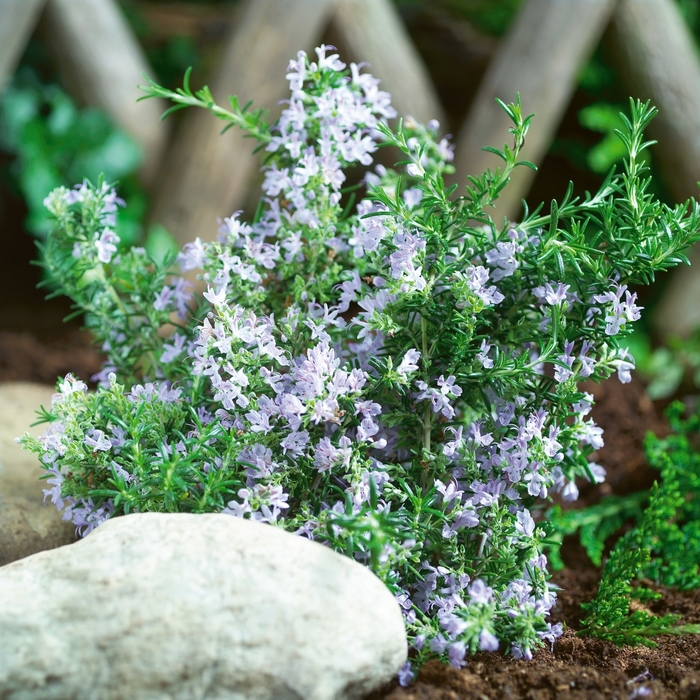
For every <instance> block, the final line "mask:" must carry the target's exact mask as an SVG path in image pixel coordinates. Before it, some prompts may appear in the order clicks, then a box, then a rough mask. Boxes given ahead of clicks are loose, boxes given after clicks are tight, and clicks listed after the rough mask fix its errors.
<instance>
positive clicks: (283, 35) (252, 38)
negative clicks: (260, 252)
mask: <svg viewBox="0 0 700 700" xmlns="http://www.w3.org/2000/svg"><path fill="white" fill-rule="evenodd" d="M332 9H333V7H332V2H330V1H327V0H249V2H248V3H247V4H246V5H245V6H244V7H243V8H242V15H241V17H240V21H239V22H238V23H237V26H236V27H235V28H234V30H233V32H232V35H231V37H230V38H229V40H228V44H227V48H226V51H225V54H224V56H223V57H222V60H221V62H220V65H219V69H218V72H217V74H216V76H215V77H214V79H213V80H212V82H211V83H210V87H211V89H212V92H213V94H214V97H215V99H216V100H217V101H218V102H219V103H225V101H226V98H227V96H229V95H238V96H239V98H240V100H241V103H242V104H243V103H245V102H247V101H249V100H254V104H255V106H256V107H265V108H272V109H275V108H276V107H277V103H278V102H279V101H280V100H282V99H285V98H287V97H288V95H289V88H288V84H287V82H286V80H285V79H284V75H285V68H286V67H287V64H288V62H289V60H290V59H291V58H294V57H295V56H296V53H297V51H299V49H305V50H307V51H311V49H312V48H313V45H314V42H316V41H317V40H318V38H319V37H320V36H321V34H322V32H323V29H324V26H325V24H326V23H327V22H328V20H329V17H330V14H331V12H332ZM222 126H223V122H221V121H219V120H218V119H215V118H214V117H213V116H211V115H210V114H208V113H207V112H204V111H200V110H192V111H190V112H189V113H188V114H186V115H185V119H184V122H183V124H182V125H181V128H180V130H179V131H178V133H177V135H176V138H175V143H174V144H173V146H172V148H171V149H169V153H168V157H167V158H166V160H165V162H164V164H163V167H162V169H161V173H160V176H159V179H160V180H161V186H160V189H159V191H158V193H157V196H156V201H155V204H154V208H153V212H152V219H153V220H154V221H157V222H159V223H161V224H163V225H164V226H165V227H166V228H167V229H168V230H169V231H170V232H171V233H172V234H173V235H174V237H175V239H176V240H177V241H178V242H179V243H181V244H182V243H185V242H187V241H190V240H192V239H194V238H195V237H197V236H199V237H201V238H203V239H212V238H213V237H214V236H215V235H216V228H217V227H216V217H217V216H228V215H229V214H230V213H231V211H232V210H234V209H236V208H238V207H240V206H241V205H242V204H243V201H244V198H245V195H246V191H247V185H248V181H249V179H250V175H251V173H252V171H253V170H254V169H255V167H256V164H257V162H258V160H257V158H256V157H254V156H253V155H252V154H251V152H252V150H253V148H254V147H255V145H256V144H255V142H254V141H252V140H251V139H246V138H243V135H242V133H241V132H240V131H238V130H237V129H231V130H230V131H228V132H227V133H226V134H225V135H223V136H221V135H220V131H221V128H222Z"/></svg>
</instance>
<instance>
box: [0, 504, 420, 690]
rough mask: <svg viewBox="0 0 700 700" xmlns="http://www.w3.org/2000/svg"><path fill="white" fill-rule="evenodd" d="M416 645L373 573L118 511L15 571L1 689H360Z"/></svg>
mask: <svg viewBox="0 0 700 700" xmlns="http://www.w3.org/2000/svg"><path fill="white" fill-rule="evenodd" d="M406 652H407V644H406V635H405V630H404V624H403V619H402V615H401V612H400V609H399V606H398V604H397V603H396V601H395V599H394V597H393V596H392V594H391V593H390V592H389V590H388V589H387V588H386V587H385V586H384V585H383V584H382V582H381V581H380V580H379V579H378V578H376V576H374V574H372V573H371V572H370V571H369V570H368V569H366V568H365V567H363V566H361V565H360V564H357V563H356V562H354V561H352V560H350V559H349V558H347V557H344V556H342V555H340V554H336V553H335V552H333V551H331V550H330V549H328V548H327V547H324V546H323V545H320V544H318V543H315V542H311V541H309V540H307V539H305V538H302V537H298V536H296V535H292V534H290V533H287V532H284V531H282V530H280V529H279V528H275V527H273V526H270V525H263V524H260V523H254V522H250V521H247V520H241V519H238V518H234V517H233V516H229V515H220V514H212V515H189V514H159V513H143V514H134V515H128V516H123V517H118V518H114V519H113V520H110V521H108V522H106V523H105V524H103V525H101V526H100V527H99V528H97V529H96V530H94V531H93V532H92V533H91V534H90V535H88V537H86V538H85V539H84V540H81V541H79V542H77V543H76V544H73V545H70V546H68V547H61V548H58V549H54V550H50V551H47V552H41V553H39V554H35V555H33V556H31V557H27V558H26V559H22V560H20V561H16V562H14V563H12V564H9V565H8V566H5V567H2V568H0V697H2V698H8V699H9V698H12V700H30V699H31V700H35V699H36V700H39V699H42V700H43V699H47V700H48V699H49V698H50V699H51V700H64V699H65V700H156V699H157V700H166V699H167V700H180V699H181V700H195V699H204V698H212V699H213V698H216V699H217V700H341V699H345V698H348V699H351V698H361V697H363V696H364V695H365V694H367V693H368V692H370V691H372V690H373V689H375V688H377V687H379V686H381V685H382V684H383V683H385V682H387V681H389V680H390V679H391V678H392V677H393V676H394V675H395V674H396V672H397V671H398V669H399V668H400V667H401V665H402V664H403V663H404V661H405V659H406Z"/></svg>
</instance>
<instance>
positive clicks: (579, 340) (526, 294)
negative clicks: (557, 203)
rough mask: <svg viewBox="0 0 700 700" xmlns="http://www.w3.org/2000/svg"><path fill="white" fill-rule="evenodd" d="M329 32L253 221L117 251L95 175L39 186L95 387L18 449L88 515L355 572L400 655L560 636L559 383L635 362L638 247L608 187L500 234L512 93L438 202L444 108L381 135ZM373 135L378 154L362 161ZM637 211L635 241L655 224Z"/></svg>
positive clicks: (566, 486) (307, 67)
mask: <svg viewBox="0 0 700 700" xmlns="http://www.w3.org/2000/svg"><path fill="white" fill-rule="evenodd" d="M330 51H331V48H330V47H326V46H321V47H320V48H318V49H317V50H316V60H311V59H310V58H309V57H308V56H307V55H306V54H305V53H303V52H300V53H299V54H298V56H297V58H296V59H295V60H293V61H291V63H290V65H289V73H288V75H287V79H288V80H289V85H290V92H291V94H290V99H289V102H288V103H287V106H286V108H285V109H284V110H283V112H282V115H281V117H280V119H279V120H278V121H277V123H276V124H275V125H273V127H272V128H271V129H268V128H263V127H262V126H260V128H252V131H253V135H254V136H255V137H256V138H258V140H259V141H260V142H261V144H262V146H263V147H264V149H265V152H266V154H267V157H266V161H265V163H266V164H265V165H264V166H263V172H264V182H263V185H262V188H263V197H262V199H261V203H260V207H259V209H258V212H257V214H256V216H255V217H254V218H253V219H252V220H250V221H244V220H242V219H241V218H240V212H236V213H235V214H233V215H232V216H231V217H229V218H226V219H224V220H223V221H221V222H220V229H219V236H218V239H217V240H216V241H212V242H204V241H202V240H200V239H196V240H195V241H194V242H192V243H189V244H187V245H186V246H185V248H184V250H183V252H182V253H181V254H180V255H179V257H178V259H177V261H174V262H175V264H174V265H173V261H171V262H170V263H167V264H165V265H164V266H162V267H159V266H158V265H156V264H155V263H153V262H152V261H150V260H149V259H148V258H147V256H146V254H145V252H144V251H142V250H139V249H133V250H131V251H128V252H126V253H123V254H122V253H118V252H117V248H116V243H118V241H116V240H115V238H114V236H115V234H114V233H113V232H112V230H111V229H110V228H109V221H108V217H110V216H112V214H113V211H114V207H115V206H116V204H118V203H119V201H118V200H117V199H116V195H115V194H114V192H113V190H111V189H110V188H109V187H107V186H105V185H103V184H101V183H100V184H99V185H98V187H97V188H95V187H92V186H90V185H89V184H87V183H86V184H83V185H81V186H80V187H78V188H76V189H75V190H73V191H67V190H56V191H54V192H53V193H52V194H51V195H50V196H49V197H48V198H47V202H46V204H47V206H48V208H49V210H50V211H51V212H52V213H53V214H54V216H55V217H56V219H57V227H56V231H55V232H54V234H52V238H51V240H52V242H53V248H52V247H51V246H50V247H49V249H48V252H49V253H50V254H49V255H48V258H47V259H48V264H49V267H50V269H51V270H52V272H53V274H54V276H55V277H56V279H57V280H58V282H59V284H62V286H63V288H64V289H65V290H66V291H67V292H68V293H69V294H71V295H72V296H73V298H74V299H75V300H76V303H77V304H78V305H79V306H82V307H83V308H85V309H86V310H87V317H86V319H87V324H88V326H89V327H91V328H92V330H93V332H94V333H95V335H96V337H97V339H98V341H99V342H101V343H102V347H103V350H104V352H105V353H106V355H107V360H106V362H105V368H104V370H103V372H102V373H100V375H98V376H97V377H96V379H97V380H98V381H99V384H100V388H99V389H98V390H97V391H95V392H88V391H87V388H86V386H85V384H83V383H82V382H80V381H79V380H77V379H74V378H73V377H70V376H69V377H67V378H65V379H64V380H61V381H60V382H59V385H58V393H57V394H56V396H55V397H54V401H53V404H52V407H51V410H50V413H49V414H48V415H47V418H49V419H51V420H53V421H54V422H52V423H51V425H50V427H49V429H48V430H47V431H46V433H45V434H44V436H43V437H41V438H39V439H37V440H35V439H33V438H30V437H28V436H25V437H24V438H23V439H22V443H23V444H24V446H25V447H27V448H28V449H30V450H32V451H34V452H36V453H38V454H39V455H40V457H41V460H42V462H43V464H44V467H45V469H46V474H47V476H48V477H49V480H48V483H49V484H50V485H51V488H49V489H47V491H46V494H47V497H50V498H51V500H52V502H53V503H54V504H55V505H56V506H57V507H58V508H59V509H63V508H65V513H64V518H66V519H68V520H72V521H73V522H74V523H75V524H76V527H77V528H78V530H79V532H80V533H81V534H83V535H84V534H87V533H88V532H90V530H91V529H93V528H94V527H97V526H98V525H99V524H100V523H101V522H103V521H104V520H105V519H107V518H109V517H115V516H118V515H120V514H123V513H128V512H132V511H144V510H155V511H178V510H180V511H189V512H211V511H219V512H223V513H227V514H230V515H231V516H234V517H242V518H249V519H252V520H259V521H261V522H264V523H269V524H271V525H274V526H278V527H282V528H284V529H286V530H289V531H291V532H295V533H297V534H298V535H301V536H304V537H308V538H311V539H315V540H318V541H319V542H323V543H325V544H328V545H329V546H331V547H333V548H335V549H337V550H338V551H341V552H344V553H346V554H348V555H349V556H351V557H354V558H355V559H357V560H358V561H360V562H364V563H366V564H367V565H368V566H371V567H372V569H373V570H374V571H375V572H376V573H377V575H379V576H380V577H381V578H382V579H383V580H384V581H385V583H386V585H387V586H389V588H390V589H391V590H392V591H393V592H394V593H395V595H396V598H397V600H398V602H399V604H400V605H401V609H402V610H403V613H404V616H405V620H406V626H407V629H408V631H409V636H410V639H411V643H412V647H413V652H412V658H413V663H414V664H415V663H418V664H420V663H422V662H423V661H425V660H426V659H428V658H430V657H432V656H440V657H444V658H446V659H447V660H448V661H449V662H450V663H451V664H453V665H454V666H458V667H459V666H461V665H463V664H464V663H465V657H466V655H467V654H469V653H474V652H476V651H478V650H489V651H494V650H497V649H505V650H508V651H510V653H512V654H513V655H514V656H515V657H517V658H520V657H524V658H527V659H529V658H532V654H533V652H534V651H535V650H536V649H537V648H538V647H540V646H542V645H544V644H545V643H553V642H554V640H555V639H556V638H557V637H558V636H559V635H560V634H561V632H562V626H561V625H560V624H557V625H552V624H550V623H548V622H547V617H548V614H549V612H550V610H551V609H552V606H553V604H554V602H555V599H556V593H555V590H554V588H555V587H554V586H552V584H550V583H549V574H548V572H547V558H546V556H545V554H544V553H543V549H544V544H545V539H546V537H547V534H548V532H549V530H548V524H547V523H546V522H545V521H543V520H542V517H541V515H542V513H543V509H544V506H546V503H547V501H548V499H550V498H551V495H552V494H560V496H561V498H563V499H564V500H569V501H570V500H574V499H576V498H577V495H578V487H577V483H576V482H577V479H587V480H588V481H592V482H600V481H602V480H603V479H604V477H605V472H604V470H603V468H602V467H600V466H598V465H597V464H596V463H595V462H594V461H591V458H592V456H594V453H595V451H596V450H597V449H599V448H600V447H601V446H602V445H603V437H602V430H601V429H600V428H599V427H598V426H596V424H595V423H594V421H593V420H591V419H590V417H589V414H590V411H591V406H592V402H593V400H592V396H591V395H590V394H588V393H585V392H583V391H581V390H580V389H579V388H578V382H579V381H580V380H584V379H590V380H595V381H600V380H602V379H605V378H607V377H608V376H609V375H610V374H612V373H614V372H617V374H618V377H619V379H620V381H622V382H628V381H630V370H631V369H632V368H633V366H634V363H633V360H632V359H631V357H630V355H629V353H628V352H627V350H626V349H625V348H624V347H623V346H621V344H620V342H619V341H620V338H622V337H624V335H625V334H626V333H627V332H628V331H629V329H630V324H631V323H632V322H633V321H635V320H637V319H638V318H639V315H640V307H639V306H637V303H636V300H637V298H636V294H634V293H632V292H631V291H630V289H629V286H628V285H629V284H630V283H632V282H635V281H637V279H636V276H639V274H642V273H641V272H638V271H636V268H634V265H636V264H641V263H636V262H635V260H634V255H632V256H631V255H630V252H629V251H627V250H623V248H622V247H621V246H622V245H623V244H622V243H621V242H620V238H621V237H619V236H617V229H616V228H615V226H616V225H617V224H614V225H610V222H611V221H612V222H615V221H617V220H619V221H620V222H624V217H625V216H626V215H627V214H626V212H627V209H628V208H629V207H628V205H629V197H628V196H627V194H628V193H626V192H625V191H624V190H623V185H621V184H619V183H618V181H615V182H614V183H612V184H611V182H608V183H606V185H605V186H604V189H603V191H601V192H600V193H598V194H597V195H596V196H595V197H589V198H587V199H586V200H584V201H582V202H576V201H571V200H570V201H567V202H565V203H564V204H563V205H562V206H561V207H560V209H559V210H558V211H557V212H555V213H554V212H553V213H551V214H549V215H541V214H539V212H535V213H534V214H531V215H528V216H526V218H525V219H524V220H523V221H522V222H521V223H519V224H514V223H510V224H506V225H505V226H499V225H498V224H497V223H496V222H494V221H493V220H491V218H490V217H489V216H488V215H487V214H485V213H484V210H485V209H486V208H487V207H488V206H490V204H492V202H493V201H494V200H495V198H496V197H497V194H498V190H499V189H500V186H501V184H500V183H502V182H503V181H504V180H503V179H507V175H508V173H509V172H510V171H511V170H512V168H513V167H515V165H516V163H517V145H518V144H519V143H522V140H523V139H524V135H525V132H526V131H527V128H528V125H529V119H523V118H522V115H521V114H520V112H519V105H510V106H509V107H508V109H509V110H510V111H509V114H511V117H512V118H513V120H514V128H513V133H514V135H515V140H516V149H515V151H514V152H512V153H511V152H510V151H508V152H506V153H504V154H503V157H504V160H505V167H504V170H503V171H498V172H496V173H487V174H486V175H484V176H483V178H481V179H479V178H474V179H473V181H472V185H471V186H470V187H469V188H468V189H467V191H466V194H465V195H461V196H458V195H456V194H455V193H454V190H450V189H448V188H446V186H445V184H444V180H443V175H444V174H445V173H446V172H449V171H450V169H451V166H450V161H451V160H452V146H451V144H450V142H449V141H448V140H447V139H446V138H440V136H439V135H438V134H439V125H438V124H437V123H435V122H431V123H429V124H428V125H427V126H425V127H424V126H421V125H419V124H416V123H415V122H414V121H413V120H412V119H410V118H407V119H405V120H403V122H402V123H401V124H400V125H399V126H398V127H396V128H395V129H391V128H390V127H389V126H388V121H389V120H391V119H393V118H394V117H395V116H396V112H395V110H394V109H393V108H392V106H391V101H390V97H389V95H388V94H387V93H385V92H383V91H381V90H380V89H379V86H378V83H379V81H378V80H377V79H376V78H374V77H373V76H371V75H370V74H368V73H363V72H361V71H360V69H359V68H358V66H356V65H355V64H351V65H350V69H349V70H347V69H346V66H345V64H343V63H342V62H341V61H340V58H339V56H338V55H337V54H333V53H330ZM158 89H159V90H160V91H161V92H160V93H158V94H162V93H163V92H167V91H164V89H162V88H158ZM154 90H155V89H154ZM154 94H155V92H154ZM178 95H179V97H178ZM183 95H189V93H185V92H182V91H181V92H180V93H178V94H175V93H172V94H168V95H167V96H170V97H171V98H172V99H173V100H174V101H177V99H181V98H182V96H183ZM231 118H232V120H234V121H235V119H239V120H240V119H241V118H242V117H241V115H240V114H234V113H232V117H231ZM634 128H637V126H634ZM380 146H385V147H388V148H390V149H391V148H393V149H394V151H393V153H394V156H395V155H396V154H397V153H398V154H399V156H400V157H402V158H403V161H402V163H401V164H400V166H399V169H398V170H396V169H390V168H387V167H386V166H385V165H382V164H375V165H374V167H373V169H369V168H370V166H372V165H373V164H374V158H375V154H376V153H377V151H378V149H379V148H380ZM389 152H390V151H389ZM358 166H362V167H364V168H365V169H366V171H365V174H364V176H363V177H362V180H361V181H357V176H356V173H357V172H358V171H357V168H358ZM351 175H352V176H354V177H355V178H356V179H355V181H354V182H350V180H349V178H350V177H351ZM630 181H631V180H630V179H629V178H628V185H629V182H630ZM620 182H621V181H620ZM615 183H618V184H615ZM632 185H634V183H633V182H632ZM632 185H629V186H632ZM358 192H365V196H364V198H362V199H360V201H359V202H358V203H357V205H356V206H354V203H353V198H354V197H355V195H356V193H358ZM616 206H618V207H619V211H617V212H616V210H615V207H616ZM659 206H660V205H659ZM567 207H568V208H567ZM601 212H604V214H605V216H603V214H602V213H601ZM657 213H658V212H657ZM599 214H600V216H599ZM635 215H636V216H637V219H638V220H639V211H637V212H636V214H635ZM615 217H617V219H616V218H615ZM475 222H476V223H475ZM583 222H585V225H584V224H583ZM586 225H588V226H589V227H590V228H591V229H595V230H596V233H595V234H594V238H593V239H591V238H590V234H588V233H586V231H585V230H584V229H585V227H586ZM619 225H620V226H622V223H620V224H619ZM640 226H641V227H643V229H644V230H643V232H641V233H640V234H639V236H640V238H639V247H642V246H643V245H647V242H648V241H647V239H648V240H649V241H652V242H654V241H656V240H657V239H658V238H660V236H661V234H658V235H657V231H656V230H655V229H652V228H651V224H650V223H648V222H646V221H643V222H642V224H640ZM587 235H589V238H586V236H587ZM596 236H597V238H596ZM601 242H604V243H605V245H601ZM654 244H655V243H654ZM650 245H651V243H650ZM52 251H53V257H52V254H51V252H52ZM61 251H63V254H62V253H61ZM65 251H70V255H68V254H66V253H65ZM667 257H668V256H667ZM640 259H641V258H640ZM659 267H661V266H660V265H659ZM178 268H179V269H178ZM640 269H641V268H640ZM194 271H197V272H198V275H199V279H200V280H201V282H200V284H201V285H202V293H201V294H194V293H193V291H192V288H191V285H190V284H189V282H188V281H187V280H186V279H185V277H183V276H182V275H185V274H190V276H191V274H192V273H193V272H194ZM635 275H636V276H635ZM173 326H174V328H175V330H174V331H171V332H170V334H169V335H167V334H166V333H164V329H165V328H166V327H167V328H170V329H172V328H173ZM412 677H413V670H412V667H411V664H410V663H409V664H408V665H407V666H406V667H405V668H404V669H402V671H401V674H400V679H401V682H402V683H407V682H409V681H410V679H411V678H412Z"/></svg>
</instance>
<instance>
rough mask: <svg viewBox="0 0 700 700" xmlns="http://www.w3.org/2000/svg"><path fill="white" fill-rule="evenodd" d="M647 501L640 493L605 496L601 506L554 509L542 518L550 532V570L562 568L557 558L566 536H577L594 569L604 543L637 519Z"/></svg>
mask: <svg viewBox="0 0 700 700" xmlns="http://www.w3.org/2000/svg"><path fill="white" fill-rule="evenodd" d="M647 499H648V494H647V493H646V492H639V493H634V494H631V495H629V496H608V497H607V498H605V499H604V500H603V501H602V502H601V503H597V504H596V505H593V506H589V507H588V508H582V509H580V510H578V509H576V510H562V509H561V507H560V506H554V508H552V509H551V510H550V511H549V512H548V513H547V516H546V518H545V519H546V520H547V521H549V523H550V526H551V528H552V534H551V535H550V537H549V539H548V542H549V551H548V555H549V560H550V563H551V565H552V568H553V569H554V570H555V571H559V570H561V569H563V568H564V562H563V561H562V559H561V554H560V550H561V545H562V541H563V539H564V537H566V536H567V535H575V534H577V533H578V535H579V538H580V541H581V544H582V545H583V548H584V549H585V550H586V554H587V555H588V556H589V557H590V559H591V561H592V562H593V563H594V564H595V565H596V566H600V565H601V564H602V561H603V552H604V550H605V542H606V541H607V539H608V538H609V537H611V536H612V535H614V534H615V533H616V532H618V531H619V530H620V528H621V527H622V526H623V525H624V524H625V523H626V522H627V521H628V520H630V518H635V519H638V518H639V517H640V516H641V513H642V505H643V504H644V503H645V502H646V501H647Z"/></svg>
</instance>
